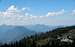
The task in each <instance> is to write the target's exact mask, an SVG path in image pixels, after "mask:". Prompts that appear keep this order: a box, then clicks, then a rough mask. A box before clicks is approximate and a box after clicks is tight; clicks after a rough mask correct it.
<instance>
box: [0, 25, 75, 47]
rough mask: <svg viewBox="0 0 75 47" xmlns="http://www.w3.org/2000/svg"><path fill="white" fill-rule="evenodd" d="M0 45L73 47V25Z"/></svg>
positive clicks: (74, 33)
mask: <svg viewBox="0 0 75 47" xmlns="http://www.w3.org/2000/svg"><path fill="white" fill-rule="evenodd" d="M0 47H75V26H68V27H62V28H57V29H54V30H52V31H48V32H44V33H40V34H35V35H32V36H28V37H24V38H23V39H21V40H19V41H16V42H14V43H12V42H10V43H9V44H2V45H0Z"/></svg>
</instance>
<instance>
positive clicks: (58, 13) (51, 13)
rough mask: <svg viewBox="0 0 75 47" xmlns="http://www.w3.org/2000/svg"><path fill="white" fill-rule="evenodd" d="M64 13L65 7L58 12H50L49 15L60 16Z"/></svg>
mask: <svg viewBox="0 0 75 47" xmlns="http://www.w3.org/2000/svg"><path fill="white" fill-rule="evenodd" d="M63 14H64V9H62V10H60V11H57V12H48V14H47V16H59V15H63Z"/></svg>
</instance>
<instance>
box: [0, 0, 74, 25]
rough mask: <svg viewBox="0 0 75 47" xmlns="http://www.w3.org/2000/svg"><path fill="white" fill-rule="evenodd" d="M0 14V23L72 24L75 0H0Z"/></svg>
mask: <svg viewBox="0 0 75 47" xmlns="http://www.w3.org/2000/svg"><path fill="white" fill-rule="evenodd" d="M0 15H2V16H0V18H1V20H0V22H1V23H0V24H16V25H17V24H23V25H24V24H30V23H31V24H50V25H74V24H75V22H74V21H75V0H0ZM3 15H4V16H5V17H3ZM8 15H10V16H11V15H18V16H16V17H17V18H16V17H15V16H14V17H9V19H7V18H8ZM21 15H22V16H24V18H22V17H20V16H21ZM26 16H27V17H26ZM14 19H15V20H14ZM38 19H39V20H38ZM11 21H13V22H11ZM10 22H11V23H10Z"/></svg>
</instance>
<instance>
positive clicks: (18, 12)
mask: <svg viewBox="0 0 75 47" xmlns="http://www.w3.org/2000/svg"><path fill="white" fill-rule="evenodd" d="M25 10H27V9H26V8H22V9H18V8H17V7H16V6H15V5H11V6H10V7H8V8H7V9H6V10H5V11H4V12H0V16H25V15H29V13H27V12H26V11H25Z"/></svg>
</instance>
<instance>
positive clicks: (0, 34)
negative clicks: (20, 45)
mask: <svg viewBox="0 0 75 47" xmlns="http://www.w3.org/2000/svg"><path fill="white" fill-rule="evenodd" d="M32 34H34V32H33V31H30V30H29V29H27V28H25V27H23V26H4V25H3V26H0V41H2V42H9V41H13V40H15V41H16V40H19V39H21V38H23V37H25V36H29V35H32Z"/></svg>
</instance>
